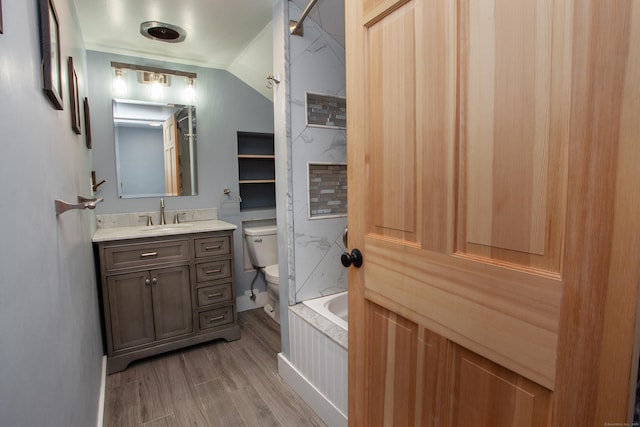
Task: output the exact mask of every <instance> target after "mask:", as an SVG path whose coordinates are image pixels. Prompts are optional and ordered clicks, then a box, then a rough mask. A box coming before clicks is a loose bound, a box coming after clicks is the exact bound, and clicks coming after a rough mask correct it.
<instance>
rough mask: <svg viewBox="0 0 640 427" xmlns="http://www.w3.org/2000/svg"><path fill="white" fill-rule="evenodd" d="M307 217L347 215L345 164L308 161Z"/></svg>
mask: <svg viewBox="0 0 640 427" xmlns="http://www.w3.org/2000/svg"><path fill="white" fill-rule="evenodd" d="M308 166H309V169H308V174H309V218H310V219H314V218H328V217H340V216H346V215H347V165H345V164H344V163H309V164H308Z"/></svg>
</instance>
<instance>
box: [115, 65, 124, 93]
mask: <svg viewBox="0 0 640 427" xmlns="http://www.w3.org/2000/svg"><path fill="white" fill-rule="evenodd" d="M122 74H123V71H122V70H119V69H116V77H115V79H114V80H113V91H114V92H115V93H116V95H119V96H122V95H124V94H125V93H127V84H126V83H125V81H124V78H123V77H122Z"/></svg>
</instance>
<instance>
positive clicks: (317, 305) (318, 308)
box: [302, 291, 349, 332]
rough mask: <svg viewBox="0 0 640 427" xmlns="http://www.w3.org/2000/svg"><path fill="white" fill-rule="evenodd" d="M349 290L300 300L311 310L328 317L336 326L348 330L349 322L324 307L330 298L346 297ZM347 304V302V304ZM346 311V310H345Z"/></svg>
mask: <svg viewBox="0 0 640 427" xmlns="http://www.w3.org/2000/svg"><path fill="white" fill-rule="evenodd" d="M348 294H349V291H341V292H337V293H335V294H331V295H325V296H322V297H318V298H313V299H309V300H305V301H302V304H304V305H306V306H307V307H309V308H310V309H311V310H313V311H315V312H316V313H318V314H319V315H321V316H322V317H324V318H326V319H328V320H329V321H331V322H332V323H334V324H336V325H337V326H338V327H340V328H342V329H344V330H345V331H347V332H348V331H349V324H348V322H346V321H345V320H344V319H342V318H341V317H340V316H338V315H336V314H334V313H332V312H331V311H329V310H328V309H327V308H326V304H327V303H328V302H330V301H332V300H335V299H337V298H347V295H348ZM347 306H348V304H347ZM347 313H348V311H347Z"/></svg>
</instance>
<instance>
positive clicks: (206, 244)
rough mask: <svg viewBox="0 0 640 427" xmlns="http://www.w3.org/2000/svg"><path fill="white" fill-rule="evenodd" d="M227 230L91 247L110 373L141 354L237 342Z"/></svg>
mask: <svg viewBox="0 0 640 427" xmlns="http://www.w3.org/2000/svg"><path fill="white" fill-rule="evenodd" d="M231 233H232V232H231V231H224V232H208V233H197V234H190V235H176V236H163V237H154V238H147V239H128V240H117V241H109V242H101V243H98V244H97V250H98V254H99V259H100V269H101V288H102V304H103V313H104V326H105V328H104V329H105V335H106V337H105V338H106V346H107V372H108V373H113V372H118V371H122V370H124V369H125V368H126V367H127V365H128V364H129V363H130V362H131V361H133V360H136V359H140V358H142V357H147V356H151V355H155V354H158V353H162V352H165V351H170V350H175V349H178V348H181V347H185V346H188V345H193V344H198V343H201V342H205V341H209V340H213V339H216V338H223V339H226V340H228V341H231V340H235V339H238V338H240V329H239V326H238V321H237V312H236V306H235V286H234V277H233V248H232V245H231V242H232V234H231Z"/></svg>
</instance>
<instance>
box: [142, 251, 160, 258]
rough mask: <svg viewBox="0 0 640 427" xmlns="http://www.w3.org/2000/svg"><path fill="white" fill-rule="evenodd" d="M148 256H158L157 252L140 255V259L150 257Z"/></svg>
mask: <svg viewBox="0 0 640 427" xmlns="http://www.w3.org/2000/svg"><path fill="white" fill-rule="evenodd" d="M150 256H158V252H146V253H144V254H140V257H141V258H146V257H150Z"/></svg>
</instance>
